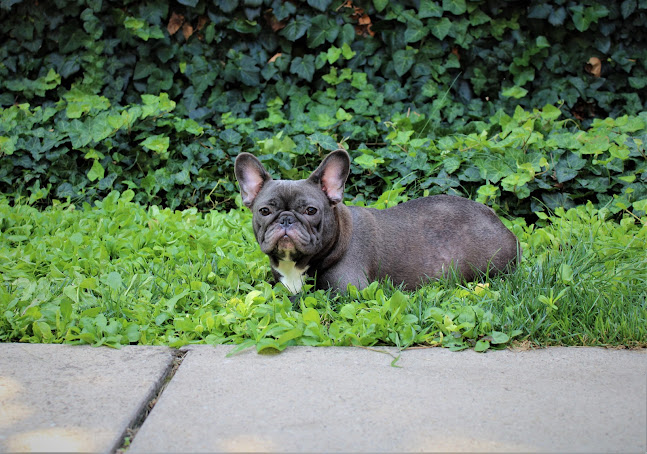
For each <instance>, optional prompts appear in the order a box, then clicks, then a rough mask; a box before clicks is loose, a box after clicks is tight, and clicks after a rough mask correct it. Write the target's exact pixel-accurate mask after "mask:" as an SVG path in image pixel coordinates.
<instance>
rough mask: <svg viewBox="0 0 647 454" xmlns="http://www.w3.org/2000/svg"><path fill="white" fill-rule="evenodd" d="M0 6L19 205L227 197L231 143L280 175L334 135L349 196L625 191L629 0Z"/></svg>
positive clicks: (494, 198)
mask: <svg viewBox="0 0 647 454" xmlns="http://www.w3.org/2000/svg"><path fill="white" fill-rule="evenodd" d="M0 21H1V23H2V25H3V26H2V27H1V28H0V43H1V44H0V107H1V108H2V111H1V112H0V156H1V157H2V161H1V163H0V189H1V190H2V191H3V192H5V193H13V194H18V195H25V196H28V197H29V199H30V201H31V202H32V203H33V202H37V201H39V200H40V201H41V202H42V203H44V204H47V203H49V202H50V201H51V200H52V199H55V198H59V199H60V198H65V197H71V198H72V199H73V200H80V199H83V200H89V201H92V200H100V199H101V198H103V197H104V196H105V195H107V194H108V193H109V192H110V191H112V190H114V189H116V190H119V191H122V192H123V191H124V190H126V189H132V190H134V191H135V200H136V201H138V202H140V203H144V204H151V203H153V204H158V205H162V206H170V207H172V208H175V207H188V206H197V207H199V208H201V209H206V208H213V207H220V208H224V207H231V206H233V201H232V195H233V194H235V192H236V188H235V184H234V181H233V172H232V160H233V157H234V156H235V155H236V154H238V153H239V152H240V151H251V152H253V153H255V154H257V155H262V156H264V160H265V161H266V162H267V163H268V166H269V167H271V168H272V169H273V170H274V171H275V172H277V173H280V174H281V175H282V176H285V177H297V176H299V175H301V174H302V173H303V170H302V169H306V168H308V169H311V168H312V167H313V166H314V165H315V164H316V162H317V161H318V160H319V158H320V156H321V155H322V154H323V153H324V152H326V151H327V150H329V149H332V148H335V147H336V143H344V144H345V145H346V146H347V147H349V149H350V150H351V153H352V155H353V157H354V160H355V164H356V165H355V168H354V172H355V173H356V175H354V177H353V178H351V181H352V184H353V186H352V187H350V188H349V190H348V192H349V193H351V194H354V195H356V197H357V199H358V201H359V202H362V201H363V200H365V199H366V200H374V198H375V194H380V193H382V192H383V191H384V190H385V189H387V188H390V187H392V186H394V185H402V186H404V187H405V188H406V189H405V194H406V195H408V196H417V195H421V194H422V193H440V192H452V191H454V192H458V193H461V194H463V195H468V196H471V197H473V198H479V199H480V200H482V201H484V202H486V203H489V204H491V205H498V206H501V207H503V208H505V209H506V210H507V211H508V212H510V213H512V214H515V215H527V214H528V213H530V212H531V211H534V210H537V209H538V208H539V207H540V206H541V205H547V206H548V207H550V208H555V207H557V206H566V207H569V206H573V205H576V204H581V203H585V202H586V201H587V200H592V201H593V202H595V203H598V204H607V203H609V202H610V201H611V202H613V203H614V207H615V208H614V209H615V210H622V209H632V204H633V202H635V201H639V200H642V199H644V198H645V197H647V191H646V189H645V182H646V181H647V176H646V175H647V171H646V167H645V147H644V143H645V138H646V129H645V124H646V123H647V117H645V114H644V111H645V102H646V101H647V100H646V98H645V90H644V88H645V85H646V84H647V77H646V71H647V69H646V68H647V67H646V65H647V63H646V62H647V58H646V57H647V45H646V43H645V40H646V38H645V35H644V24H645V23H646V22H647V1H646V0H640V1H637V0H625V1H622V2H613V3H610V2H598V1H585V2H571V1H564V0H555V1H549V2H544V1H530V2H526V1H523V2H522V1H508V2H493V1H466V0H442V1H440V0H439V1H431V0H414V1H405V0H400V1H395V2H387V1H384V0H375V1H372V2H368V1H341V0H334V1H333V0H308V1H307V2H300V1H299V2H285V1H282V0H244V1H243V0H223V1H213V2H211V1H204V0H200V1H198V0H181V1H177V2H171V3H168V2H162V1H149V2H140V1H138V2H109V1H101V0H88V1H85V0H56V1H51V2H38V3H35V2H34V1H27V0H25V1H16V0H0ZM591 57H595V58H598V59H599V60H600V62H601V68H600V71H599V74H598V73H596V69H595V68H592V67H591V65H590V64H589V66H587V64H588V62H589V61H590V58H591ZM596 76H599V77H596ZM534 109H539V110H534ZM625 115H627V116H625ZM607 117H611V118H613V120H608V119H606V118H607Z"/></svg>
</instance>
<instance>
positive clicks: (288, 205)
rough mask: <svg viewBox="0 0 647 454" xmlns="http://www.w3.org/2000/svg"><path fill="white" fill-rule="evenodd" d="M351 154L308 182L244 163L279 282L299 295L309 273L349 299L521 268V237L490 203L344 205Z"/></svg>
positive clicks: (439, 199) (244, 185) (245, 159)
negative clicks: (360, 292)
mask: <svg viewBox="0 0 647 454" xmlns="http://www.w3.org/2000/svg"><path fill="white" fill-rule="evenodd" d="M349 171H350V157H349V155H348V153H347V152H346V151H345V150H341V149H340V150H337V151H333V152H332V153H330V154H329V155H328V156H326V157H325V158H324V160H323V161H322V162H321V164H320V165H319V167H318V168H317V170H315V171H314V172H312V174H311V175H310V176H309V177H308V178H307V179H305V180H296V181H292V180H274V179H272V177H271V176H270V174H269V173H268V172H267V170H265V167H263V164H261V162H260V161H259V160H258V159H257V158H256V157H255V156H253V155H252V154H250V153H241V154H240V155H238V157H237V158H236V163H235V173H236V179H237V180H238V184H239V186H240V191H241V196H242V201H243V203H244V204H245V206H246V207H248V208H249V209H250V210H251V211H252V213H253V215H252V223H253V227H254V233H255V236H256V239H257V241H258V244H259V245H260V247H261V250H262V251H263V252H264V253H265V254H267V255H268V256H269V259H270V264H271V266H272V272H273V274H274V278H275V279H276V280H277V281H280V282H282V283H283V284H284V285H285V287H287V289H288V290H289V291H290V292H291V293H292V294H297V293H299V292H300V291H301V289H302V287H303V283H304V278H305V277H306V276H312V277H314V278H315V287H316V288H323V289H327V288H332V289H334V290H336V291H340V292H342V293H344V292H346V291H347V287H348V284H352V285H354V286H355V287H357V288H358V289H362V288H364V287H366V286H367V285H368V284H369V283H370V282H372V281H374V280H381V279H386V278H388V279H391V281H392V282H393V284H395V285H400V284H402V285H403V287H404V288H405V289H407V290H411V289H415V288H416V287H418V286H420V285H422V284H424V283H425V282H428V281H429V280H430V279H438V278H442V277H446V276H448V275H449V273H452V272H454V273H458V275H459V276H460V277H462V278H463V279H464V280H466V281H471V280H474V279H476V278H478V277H481V276H482V275H485V274H488V275H494V274H497V273H500V272H509V271H512V270H513V269H514V268H515V266H516V264H517V262H518V261H519V259H520V256H521V249H520V247H519V243H518V241H517V238H516V237H515V236H514V235H513V234H512V232H510V231H509V230H508V229H507V228H506V227H505V226H504V225H503V223H502V222H501V221H500V220H499V218H498V217H497V216H496V214H495V213H494V211H493V210H492V209H490V208H489V207H487V206H485V205H482V204H480V203H477V202H474V201H472V200H469V199H465V198H462V197H457V196H451V195H436V196H430V197H424V198H420V199H414V200H410V201H408V202H405V203H402V204H399V205H397V206H394V207H392V208H387V209H384V210H377V209H374V208H364V207H355V206H346V205H344V203H343V202H342V199H343V195H344V185H345V183H346V179H347V178H348V174H349Z"/></svg>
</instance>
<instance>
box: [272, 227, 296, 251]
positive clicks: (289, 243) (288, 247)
mask: <svg viewBox="0 0 647 454" xmlns="http://www.w3.org/2000/svg"><path fill="white" fill-rule="evenodd" d="M276 247H277V249H279V250H285V251H293V250H295V249H296V248H297V246H296V244H295V243H294V240H293V239H292V238H291V237H290V235H289V234H288V232H287V231H285V232H284V234H283V235H282V236H279V239H278V240H277V241H276Z"/></svg>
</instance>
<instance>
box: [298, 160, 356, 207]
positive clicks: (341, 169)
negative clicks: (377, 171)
mask: <svg viewBox="0 0 647 454" xmlns="http://www.w3.org/2000/svg"><path fill="white" fill-rule="evenodd" d="M349 172H350V156H348V153H347V152H346V150H342V149H339V150H336V151H333V152H332V153H330V154H329V155H328V156H326V157H325V158H324V160H323V161H322V162H321V164H319V167H317V170H315V171H314V172H312V175H310V177H309V178H308V181H311V182H313V183H315V184H317V185H319V187H320V188H321V190H322V191H323V192H324V193H325V194H326V196H327V197H328V200H330V203H332V204H333V205H335V204H337V203H339V202H341V201H342V200H343V198H344V185H345V184H346V178H348V173H349Z"/></svg>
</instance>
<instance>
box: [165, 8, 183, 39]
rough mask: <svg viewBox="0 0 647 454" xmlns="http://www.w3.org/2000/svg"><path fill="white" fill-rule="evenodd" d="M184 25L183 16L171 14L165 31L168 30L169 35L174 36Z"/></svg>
mask: <svg viewBox="0 0 647 454" xmlns="http://www.w3.org/2000/svg"><path fill="white" fill-rule="evenodd" d="M183 23H184V16H183V15H182V14H177V13H173V14H171V19H169V21H168V25H167V26H166V29H167V30H168V33H169V35H171V36H172V35H175V34H176V33H177V31H178V30H179V29H180V27H182V24H183Z"/></svg>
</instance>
